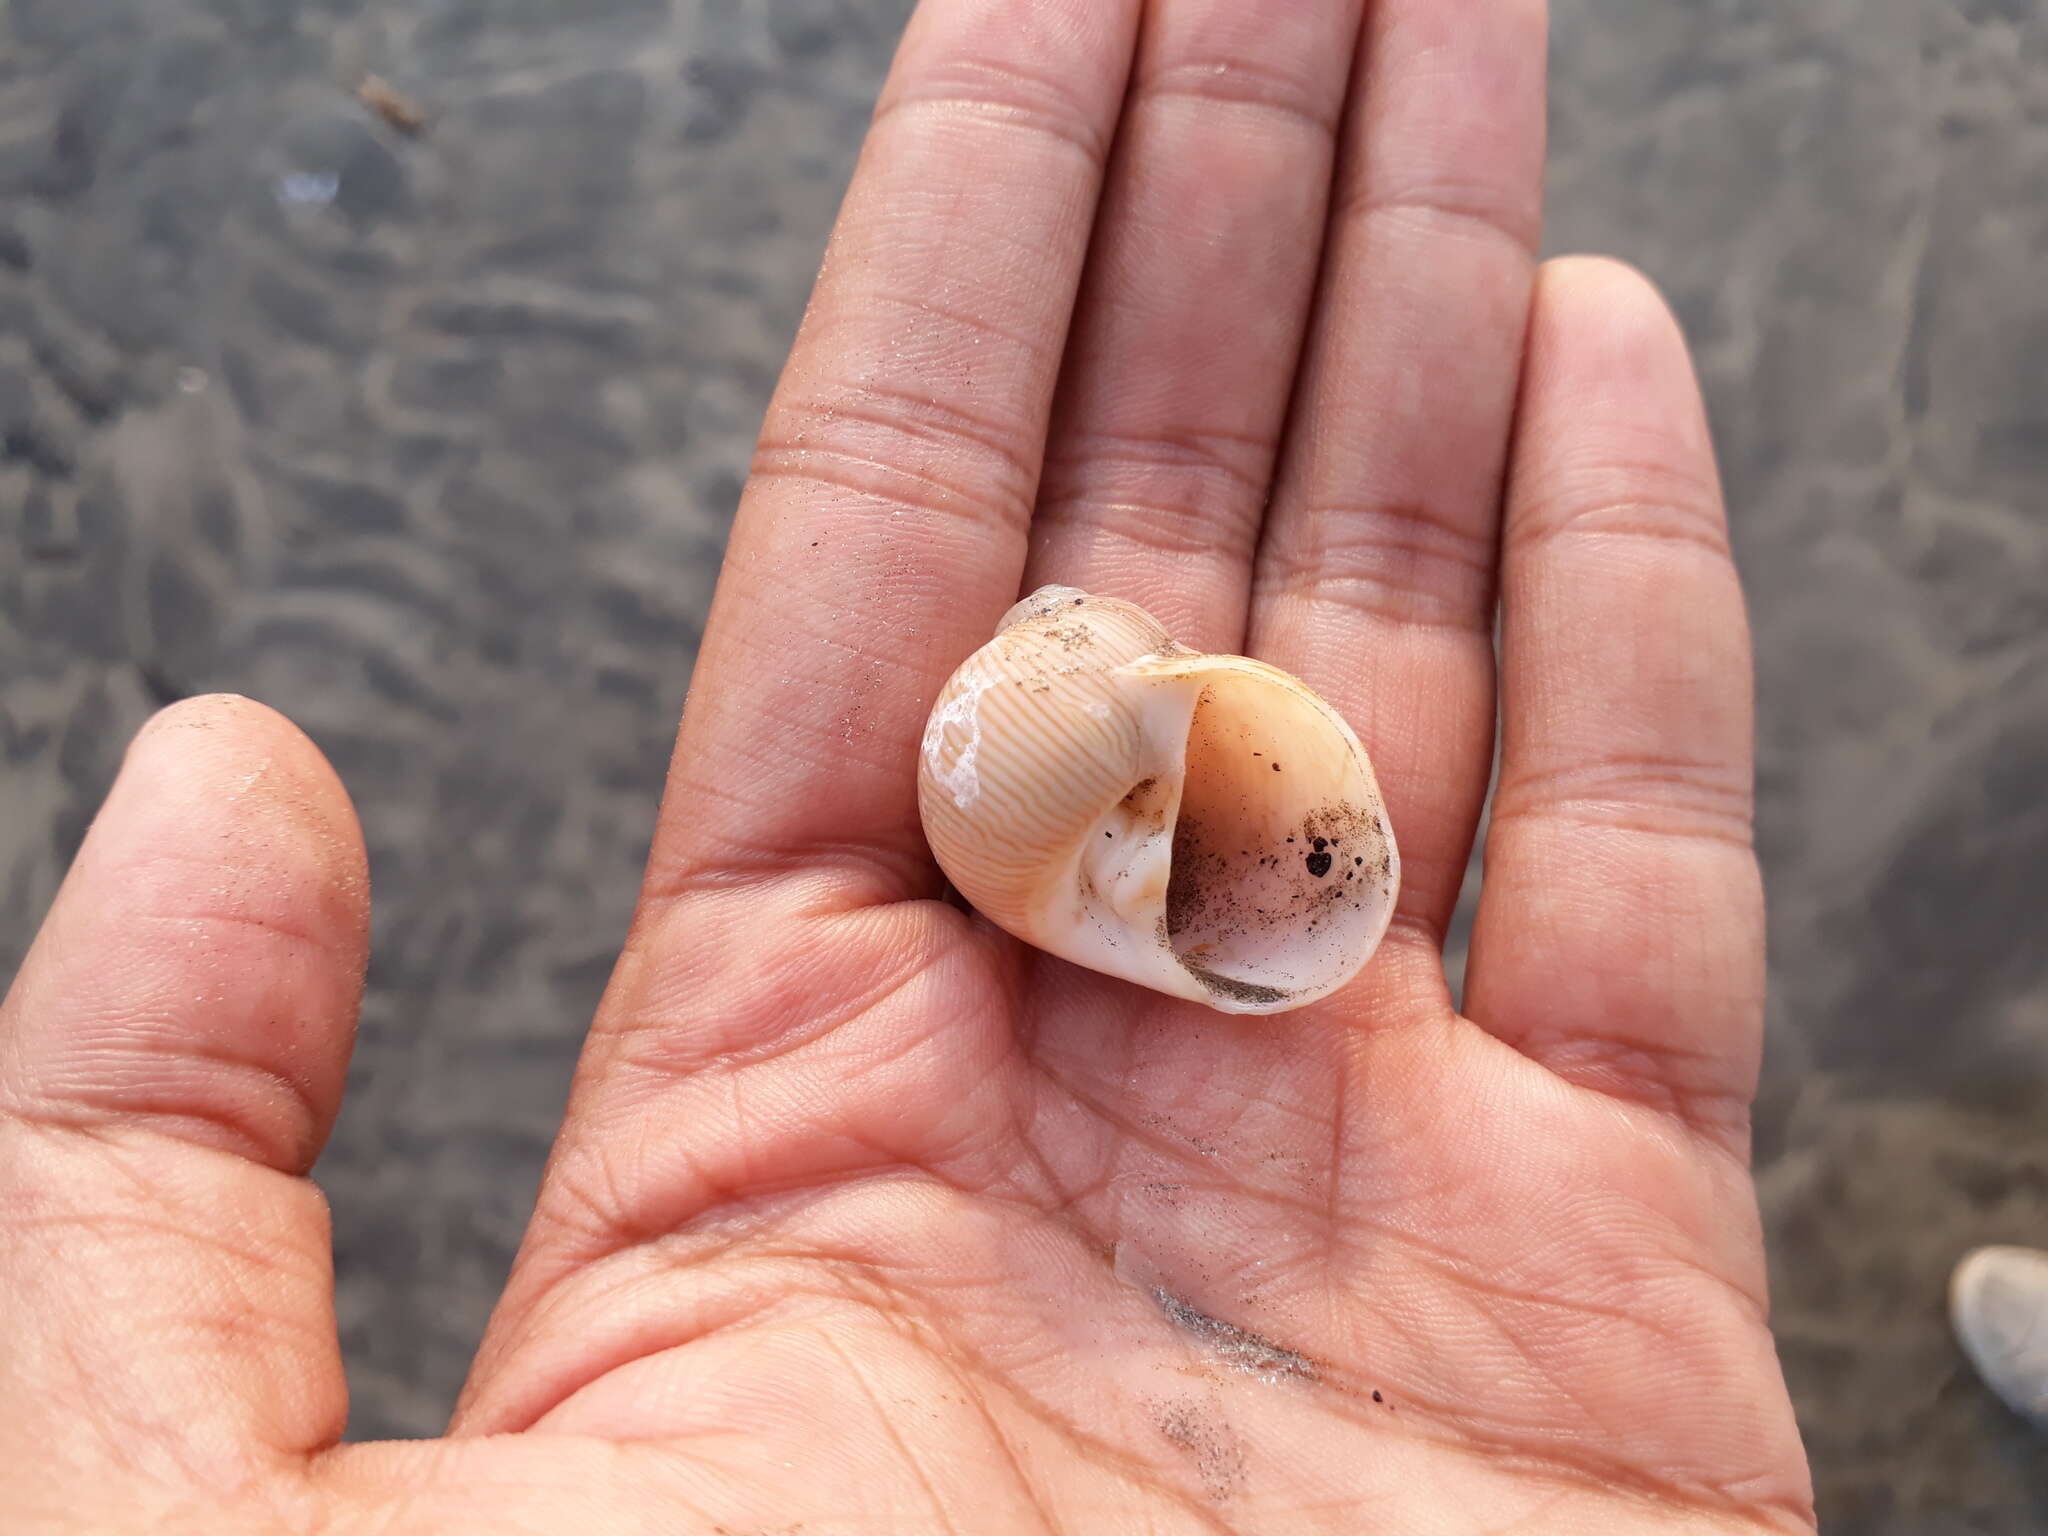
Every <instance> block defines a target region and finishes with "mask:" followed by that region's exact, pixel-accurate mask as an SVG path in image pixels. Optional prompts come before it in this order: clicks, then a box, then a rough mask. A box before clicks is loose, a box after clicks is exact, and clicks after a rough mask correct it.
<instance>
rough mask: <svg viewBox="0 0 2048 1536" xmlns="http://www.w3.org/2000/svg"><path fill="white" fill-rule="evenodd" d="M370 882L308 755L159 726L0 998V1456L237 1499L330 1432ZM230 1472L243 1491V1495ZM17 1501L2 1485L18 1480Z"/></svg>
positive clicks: (64, 1491) (280, 724) (228, 735)
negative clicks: (341, 1217)
mask: <svg viewBox="0 0 2048 1536" xmlns="http://www.w3.org/2000/svg"><path fill="white" fill-rule="evenodd" d="M368 913H369V889H368V882H367V879H366V877H365V872H364V858H363V847H362V838H361V834H360V832H359V831H358V829H357V826H356V819H355V814H354V812H353V810H352V809H351V808H350V806H349V802H348V797H347V795H346V793H345V792H344V791H343V790H342V787H341V785H340V783H339V781H338V780H337V779H336V778H335V776H334V773H333V771H332V770H331V769H330V768H329V767H328V766H327V763H326V761H325V759H323V758H322V757H321V755H320V753H319V751H318V750H317V749H316V748H315V747H314V746H313V745H312V743H311V742H309V741H307V740H306V738H305V737H304V736H302V735H301V734H300V733H299V732H298V731H297V730H296V729H295V728H294V727H292V726H291V725H290V724H289V723H288V722H286V721H285V720H284V719H283V718H282V717H280V716H278V715H276V714H274V713H273V712H271V711H270V710H268V709H265V708H263V707H262V706H261V705H257V704H253V703H250V702H249V701H248V700H246V699H236V698H227V697H217V698H206V699H194V700H190V701H187V702H186V703H183V704H180V705H177V706H175V707H174V708H172V709H169V710H166V711H165V712H164V713H163V714H161V715H159V716H158V717H157V718H156V719H155V720H154V721H152V722H151V723H150V724H149V725H148V726H146V727H145V728H144V729H143V731H142V733H141V735H140V736H138V737H137V738H136V740H135V743H134V745H133V746H131V747H130V749H129V752H128V758H127V761H126V763H125V764H124V766H123V768H122V770H121V775H120V778H119V779H118V780H117V781H116V783H115V785H114V788H113V791H112V793H111V794H110V795H109V796H108V799H107V803H106V805H105V807H104V808H103V809H102V810H101V812H100V815H99V818H98V820H97V821H96V822H95V823H94V824H93V827H92V830H91V832H90V833H89V834H88V835H87V837H86V839H85V844H84V846H83V848H82V849H81V850H80V852H79V855H78V859H77V862H76V863H75V864H74V865H73V867H72V870H71V873H70V875H69V877H68V878H67V879H66V880H65V882H64V887H63V889H62V890H61V891H60V892H59V894H58V897H57V901H56V904H55V906H54V907H53V908H52V910H51V912H50V915H49V918H48V920H47V921H46V922H45V923H44V925H43V929H42V932H41V934H40V935H39V936H38V937H37V939H36V943H35V947H34V949H33V950H32V951H31V952H30V954H29V957H28V959H27V961H26V962H25V963H24V964H23V966H22V968H21V972H20V974H19V976H18V977H17V978H16V979H15V983H14V987H13V990H12V991H11V992H10V993H9V994H8V997H7V1000H6V1002H5V1003H4V1004H0V1296H4V1297H6V1304H5V1307H4V1309H0V1465H5V1466H13V1467H16V1468H18V1469H23V1470H24V1471H26V1472H27V1473H28V1475H29V1476H30V1478H31V1479H32V1481H34V1482H37V1483H41V1482H43V1481H44V1480H45V1479H47V1486H45V1487H41V1488H40V1489H37V1490H31V1503H32V1504H33V1503H35V1493H36V1492H40V1493H41V1495H42V1496H43V1497H44V1498H47V1499H49V1500H51V1501H52V1504H53V1507H56V1505H55V1501H57V1500H58V1499H60V1498H61V1499H62V1500H63V1507H66V1508H68V1509H69V1511H70V1512H72V1513H74V1514H75V1513H76V1511H77V1506H78V1498H79V1494H80V1492H81V1490H85V1491H90V1490H91V1489H92V1488H94V1487H96V1486H98V1485H97V1483H96V1482H95V1480H94V1479H95V1475H96V1474H103V1473H104V1471H105V1470H107V1469H110V1468H111V1469H119V1470H120V1471H122V1472H124V1473H128V1474H136V1473H139V1474H141V1475H142V1476H143V1477H144V1478H146V1479H148V1480H150V1481H153V1482H158V1483H162V1484H169V1485H171V1486H172V1487H173V1488H174V1489H175V1488H189V1487H190V1486H191V1485H192V1484H193V1483H194V1482H195V1481H197V1482H199V1483H200V1484H201V1485H202V1486H210V1487H215V1488H217V1487H220V1486H222V1485H223V1483H224V1482H225V1484H226V1486H235V1485H237V1484H238V1483H240V1482H242V1481H245V1480H246V1478H247V1477H248V1476H249V1475H250V1474H251V1473H253V1472H255V1471H256V1470H258V1467H259V1465H260V1464H261V1463H263V1462H266V1461H271V1460H278V1459H288V1458H291V1457H293V1456H296V1455H300V1454H303V1453H305V1452H307V1451H310V1450H312V1449H315V1448H317V1447H320V1446H323V1445H325V1444H329V1443H332V1442H333V1441H334V1440H336V1439H338V1438H339V1437H340V1433H341V1428H342V1424H343V1420H344V1418H345V1416H346V1411H347V1397H346V1389H345V1387H344V1385H343V1381H342V1374H341V1359H340V1350H339V1346H338V1344H337V1342H336V1338H335V1329H334V1302H333V1275H332V1260H331V1256H330V1252H329V1247H328V1228H327V1210H326V1205H325V1203H324V1201H323V1200H322V1199H321V1196H320V1194H319V1191H318V1190H316V1189H315V1188H314V1186H313V1185H312V1184H311V1182H310V1181H308V1180H307V1179H306V1178H305V1177H304V1176H303V1175H304V1174H305V1171H306V1169H307V1168H308V1167H309V1166H310V1165H311V1163H312V1160H313V1158H314V1157H315V1155H316V1154H317V1153H318V1151H319V1148H320V1145H321V1143H322V1142H323V1140H324V1139H325V1138H326V1135H327V1131H328V1127H329V1126H330V1124H331V1123H332V1121H333V1118H334V1112H335V1109H336V1107H337V1105H338V1103H339V1100H340V1096H341V1087H342V1077H343V1073H344V1071H345V1068H346V1065H347V1060H348V1049H349V1041H350V1037H351V1034H352V1033H353V1030H354V1026H355V1012H356V1004H357V1001H358V998H359V996H360V993H361V988H362V976H363V964H364V958H365V951H366V948H367V942H368V940H367V926H368ZM229 1480H231V1481H229ZM9 1491H10V1494H12V1493H13V1492H14V1491H15V1490H13V1489H10V1490H9Z"/></svg>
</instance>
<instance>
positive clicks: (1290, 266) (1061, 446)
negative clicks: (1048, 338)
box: [1025, 0, 1363, 651]
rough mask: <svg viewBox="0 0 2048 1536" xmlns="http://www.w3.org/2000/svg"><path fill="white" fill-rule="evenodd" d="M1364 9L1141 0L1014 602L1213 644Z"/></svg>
mask: <svg viewBox="0 0 2048 1536" xmlns="http://www.w3.org/2000/svg"><path fill="white" fill-rule="evenodd" d="M1362 3H1363V0H1342V3H1337V4H1318V5H1303V4H1301V3H1300V0H1256V3H1247V0H1159V3H1155V4H1153V5H1152V6H1151V7H1150V9H1149V11H1148V13H1147V16H1146V19H1145V25H1144V30H1143V32H1142V34H1141V36H1140V38H1139V43H1138V55H1137V61H1136V65H1135V68H1134V70H1133V74H1132V82H1131V91H1130V99H1129V104H1128V106H1127V107H1126V109H1125V113H1124V119H1123V122H1122V125H1121V126H1120V127H1119V129H1118V141H1117V146H1116V153H1115V156H1114V159H1113V162H1112V165H1111V169H1110V174H1109V180H1108V183H1107V185H1106V188H1105V191H1104V195H1103V203H1102V207H1101V210H1100V213H1099V215H1098V218H1097V223H1096V236H1095V244H1094V249H1093V251H1092V252H1091V255H1090V259H1089V270H1088V275H1087V277H1086V279H1085V280H1084V285H1083V288H1082V292H1081V299H1080V307H1079V309H1078V311H1077V314H1076V318H1075V323H1074V328H1073V331H1072V334H1071V336H1070V339H1069V343H1068V352H1067V362H1066V372H1065V376H1064V378H1063V379H1062V381H1061V388H1060V395H1059V399H1058V402H1057V404H1056V406H1055V410H1054V416H1053V423H1052V429H1051V434H1050V437H1049V439H1048V447H1047V454H1046V462H1045V473H1044V478H1043V480H1042V481H1041V484H1040V490H1039V500H1038V512H1037V517H1036V519H1035V521H1034V523H1033V525H1032V534H1031V561H1030V567H1029V569H1028V571H1027V572H1026V578H1025V589H1026V590H1027V591H1028V590H1030V589H1031V588H1032V587H1035V586H1037V585H1039V584H1041V583H1044V582H1048V581H1058V582H1064V583H1066V584H1068V585H1071V586H1078V587H1084V588H1087V589H1089V590H1092V591H1098V592H1102V593H1104V594H1106V595H1109V596H1114V597H1121V598H1127V599H1129V600H1130V601H1132V602H1136V603H1138V604H1140V605H1141V606H1143V607H1145V608H1148V609H1150V610H1151V611H1152V612H1153V613H1154V614H1155V615H1157V617H1158V618H1159V619H1160V621H1161V622H1162V623H1164V624H1165V625H1166V627H1167V629H1168V630H1169V631H1171V632H1172V633H1173V634H1174V636H1175V637H1176V638H1178V639H1180V640H1182V641H1184V642H1186V643H1188V644H1192V645H1197V646H1201V647H1204V648H1208V649H1220V650H1226V651H1234V650H1236V649H1238V647H1239V645H1240V643H1241V642H1242V640H1243V637H1244V619H1245V608H1246V598H1247V591H1248V588H1249V586H1250V582H1251V561H1252V550H1253V547H1254V546H1255V544H1256V543H1257V540H1258V533H1259V523H1260V519H1261V517H1262V516H1263V515H1264V512H1265V506H1266V489H1267V481H1268V477H1269V475H1270V473H1271V470H1272V466H1273V456H1274V451H1275V445H1276V443H1277V442H1278V440H1279V437H1280V433H1281V429H1282V426H1283V424H1284V422H1285V419H1286V415H1287V400H1288V392H1289V389H1290V386H1291V384H1292V382H1293V378H1294V371H1295V363H1296V360H1297V358H1298V356H1299V353H1300V349H1301V340H1302V332H1303V329H1304V327H1305V326H1306V324H1307V319H1308V306H1309V300H1310V296H1311V294H1312V292H1313V289H1314V286H1315V273H1316V265H1317V262H1318V261H1319V259H1320V256H1321V245H1322V227H1323V217H1324V212H1325V205H1326V204H1327V202H1328V200H1329V193H1330V172H1331V164H1332V160H1333V158H1334V147H1335V142H1336V127H1337V119H1338V117H1339V115H1340V114H1341V112H1342V110H1343V103H1344V93H1345V85H1346V81H1347V78H1348V76H1349V73H1350V68H1351V62H1352V57H1353V51H1354V50H1353V43H1354V41H1355V39H1356V36H1357V32H1358V24H1359V13H1360V6H1361V4H1362Z"/></svg>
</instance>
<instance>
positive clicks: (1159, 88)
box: [1132, 57, 1340, 143]
mask: <svg viewBox="0 0 2048 1536" xmlns="http://www.w3.org/2000/svg"><path fill="white" fill-rule="evenodd" d="M1132 94H1133V98H1134V100H1135V102H1136V103H1138V104H1140V105H1144V104H1149V103H1160V102H1173V101H1185V102H1188V103H1191V104H1194V105H1199V106H1224V107H1246V108H1250V109H1252V110H1253V111H1258V112H1264V113H1267V114H1270V115H1272V116H1274V117H1276V118H1280V119H1283V120H1286V121H1290V122H1293V123H1296V124H1299V125H1300V126H1302V127H1305V128H1307V129H1308V130H1309V131H1310V132H1311V133H1313V134H1314V135H1315V136H1316V137H1317V138H1319V139H1322V140H1326V141H1328V142H1331V143H1334V142H1335V141H1336V137H1337V118H1338V112H1339V110H1340V109H1339V106H1338V104H1337V103H1336V102H1335V101H1332V100H1324V99H1321V98H1320V96H1319V93H1318V92H1317V91H1316V90H1315V89H1314V88H1313V87H1312V86H1310V85H1309V84H1308V82H1306V81H1304V80H1302V79H1301V78H1300V77H1298V76H1296V75H1292V74H1289V73H1287V72H1285V71H1283V70H1279V69H1274V68H1271V67H1270V66H1266V65H1261V64H1255V63H1251V62H1248V61H1247V60H1245V59H1242V58H1234V57H1233V58H1221V57H1219V58H1189V59H1183V60H1180V61H1178V62H1175V63H1172V64H1167V65H1162V66H1160V67H1158V68H1156V69H1153V70H1151V71H1149V72H1147V73H1146V74H1145V75H1143V76H1142V77H1140V79H1139V80H1138V82H1137V85H1136V87H1135V89H1134V91H1133V93H1132Z"/></svg>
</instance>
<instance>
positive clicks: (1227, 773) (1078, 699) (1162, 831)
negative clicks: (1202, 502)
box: [918, 587, 1401, 1014]
mask: <svg viewBox="0 0 2048 1536" xmlns="http://www.w3.org/2000/svg"><path fill="white" fill-rule="evenodd" d="M918 804H919V811H920V813H921V815H922V817H923V820H924V829H925V836H926V839H927V841H928V842H929V843H930V845H931V850H932V853H933V855H934V856H935V857H936V858H937V860H938V862H939V866H940V868H942V869H943V870H944V871H945V873H946V876H947V878H948V879H950V880H951V881H952V882H953V885H954V886H955V888H956V889H958V890H959V892H960V893H961V894H962V895H963V896H965V897H966V898H967V900H968V901H969V902H971V903H973V905H974V906H975V908H976V909H977V910H978V911H980V912H981V913H982V915H983V916H985V917H987V918H988V919H989V920H990V921H991V922H993V923H995V924H996V925H997V926H999V927H1001V928H1002V929H1004V930H1005V931H1006V932H1008V933H1010V934H1012V935H1014V936H1015V937H1017V938H1019V939H1022V940H1023V941H1024V942H1025V943H1027V944H1031V945H1035V946H1036V947H1037V948H1039V949H1042V950H1045V951H1046V952H1048V953H1050V954H1053V955H1057V956H1059V957H1060V958H1061V959H1064V960H1069V961H1071V962H1073V963H1074V964H1076V965H1083V966H1087V967H1089V968H1090V969H1092V970H1096V971H1101V972H1103V973H1104V974H1106V975H1110V976H1116V977H1120V978H1122V979H1123V980H1125V981H1130V982H1135V983H1136V984H1138V985H1139V986H1143V987H1149V988H1151V989H1152V990H1154V991H1156V992H1163V993H1166V994H1168V995H1169V996H1173V997H1181V998H1187V999H1190V1000H1192V1001H1194V1002H1199V1003H1204V1004H1207V1005H1208V1006H1209V1007H1211V1008H1215V1009H1218V1010H1220V1011H1221V1012H1224V1013H1240V1014H1267V1013H1283V1012H1285V1011H1287V1010H1288V1009H1290V1008H1299V1007H1301V1006H1302V1005H1304V1004H1306V1003H1312V1002H1315V1001H1316V1000H1318V999H1319V998H1324V997H1328V996H1329V995H1330V994H1331V993H1333V992H1335V991H1336V990H1337V989H1338V988H1339V987H1342V986H1343V985H1344V984H1345V983H1346V982H1348V981H1349V980H1351V978H1352V977H1354V976H1355V975H1357V974H1358V972H1359V971H1360V970H1361V969H1362V968H1363V967H1364V965H1365V963H1366V962H1367V961H1368V960H1369V959H1371V958H1372V954H1373V951H1374V950H1375V949H1377V948H1378V947H1379V942H1380V939H1381V938H1382V937H1383V936H1384V934H1385V933H1386V930H1387V923H1388V921H1389V919H1390V918H1391V917H1392V915H1393V910H1394V899H1395V896H1396V894H1397V893H1398V891H1399V889H1400V880H1401V865H1400V855H1399V854H1398V852H1397V851H1396V849H1395V846H1394V835H1393V831H1392V829H1391V828H1390V827H1389V826H1388V824H1387V816H1386V809H1385V806H1384V805H1383V803H1382V802H1381V799H1380V793H1379V786H1378V784H1377V783H1376V782H1375V781H1374V778H1373V771H1372V763H1371V760H1370V759H1369V758H1367V756H1366V753H1365V749H1364V748H1363V747H1362V746H1360V745H1359V742H1358V738H1357V736H1355V735H1354V734H1353V733H1352V730H1351V727H1350V726H1348V725H1347V724H1346V723H1345V722H1344V718H1343V716H1341V715H1340V714H1338V713H1337V711H1336V710H1335V709H1334V708H1332V707H1331V706H1330V705H1329V704H1328V703H1326V702H1325V701H1324V700H1323V699H1321V698H1320V697H1318V696H1317V695H1316V693H1315V692H1314V691H1313V690H1312V689H1310V688H1309V687H1308V686H1307V684H1305V683H1302V682H1301V681H1299V680H1298V679H1296V678H1293V677H1290V676H1289V675H1288V674H1287V673H1285V672H1282V671H1280V670H1279V669H1278V668H1275V667H1270V666H1267V665H1266V664H1265V663H1263V662H1258V661H1252V660H1250V659H1248V658H1246V657H1243V656H1212V655H1206V654H1203V653H1200V652H1196V651H1191V650H1189V649H1187V648H1186V647H1184V646H1181V645H1177V644H1175V643H1174V641H1173V639H1172V638H1171V637H1170V636H1169V635H1168V634H1167V633H1166V631H1165V629H1164V628H1162V627H1161V626H1160V624H1159V623H1158V621H1157V620H1155V619H1154V618H1153V617H1152V616H1151V615H1150V614H1148V613H1146V612H1145V611H1144V610H1143V609H1141V608H1138V607H1135V606H1134V605H1132V604H1130V603H1126V602H1121V601H1118V600H1117V599H1114V598H1105V597H1094V596H1090V595H1089V594H1087V593H1085V592H1080V591H1076V590H1074V589H1073V588H1070V587H1046V588H1044V589H1042V590H1040V591H1038V592H1036V593H1034V594H1033V595H1032V596H1030V597H1028V598H1026V599H1025V600H1024V601H1023V602H1021V603H1019V604H1018V605H1017V606H1016V607H1015V608H1013V609H1011V610H1010V613H1009V615H1008V616H1007V617H1006V618H1005V619H1004V620H1003V623H1002V626H1001V628H1000V630H999V631H998V632H997V634H996V636H995V638H994V639H993V640H991V641H990V642H989V643H988V644H987V645H985V646H983V647H982V648H981V649H980V650H979V651H977V652H975V653H974V655H972V656H970V657H969V658H968V659H967V661H966V662H965V663H964V664H962V666H961V667H960V669H959V670H958V671H957V672H955V673H954V674H953V676H952V678H951V680H950V681H949V682H948V683H947V684H946V686H945V688H944V690H943V691H942V692H941V693H940V695H939V698H938V702H937V704H936V705H935V706H934V708H933V710H932V714H931V720H930V723H929V724H928V725H927V726H926V728H925V735H924V749H923V758H922V762H921V764H920V769H919V775H918Z"/></svg>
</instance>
